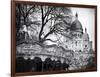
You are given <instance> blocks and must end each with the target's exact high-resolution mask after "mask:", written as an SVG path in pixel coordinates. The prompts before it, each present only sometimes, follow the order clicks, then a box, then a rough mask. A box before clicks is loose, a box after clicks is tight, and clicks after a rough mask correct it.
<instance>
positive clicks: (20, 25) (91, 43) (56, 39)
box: [15, 3, 97, 73]
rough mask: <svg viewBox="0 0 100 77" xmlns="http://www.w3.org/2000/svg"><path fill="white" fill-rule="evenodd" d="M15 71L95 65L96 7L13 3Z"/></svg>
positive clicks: (37, 70)
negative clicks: (14, 14) (14, 4)
mask: <svg viewBox="0 0 100 77" xmlns="http://www.w3.org/2000/svg"><path fill="white" fill-rule="evenodd" d="M15 10H16V18H15V20H16V67H15V68H16V73H25V72H33V73H34V72H51V71H66V72H67V71H72V70H76V71H77V70H86V69H94V68H96V67H97V65H96V47H95V40H96V39H95V9H94V8H84V7H81V8H80V7H67V6H53V5H40V4H23V3H17V4H16V9H15Z"/></svg>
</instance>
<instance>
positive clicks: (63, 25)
mask: <svg viewBox="0 0 100 77" xmlns="http://www.w3.org/2000/svg"><path fill="white" fill-rule="evenodd" d="M40 11H41V22H42V26H41V30H40V33H39V41H40V42H41V43H43V42H44V41H46V40H50V41H53V40H52V39H47V37H48V36H49V35H50V34H53V33H54V34H56V35H57V34H58V33H59V34H62V32H63V31H65V30H66V29H67V27H69V25H70V24H69V23H70V22H67V21H66V20H67V18H70V20H71V16H70V15H69V14H70V13H71V10H70V9H69V8H66V7H54V6H42V5H41V6H40ZM47 23H51V25H50V26H49V29H48V30H49V31H48V33H46V34H44V37H41V36H42V35H43V33H44V27H45V26H48V25H47Z"/></svg>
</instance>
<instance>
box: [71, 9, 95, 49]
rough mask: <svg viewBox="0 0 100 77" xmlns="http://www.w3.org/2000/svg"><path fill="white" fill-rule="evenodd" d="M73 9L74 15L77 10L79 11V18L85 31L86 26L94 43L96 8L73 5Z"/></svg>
mask: <svg viewBox="0 0 100 77" xmlns="http://www.w3.org/2000/svg"><path fill="white" fill-rule="evenodd" d="M71 9H72V13H73V15H75V14H76V12H77V13H78V19H79V21H80V22H81V24H82V27H83V32H85V27H86V28H87V33H88V34H89V38H90V41H93V45H94V40H95V39H94V36H95V34H94V28H95V14H94V13H95V10H94V9H89V8H73V7H72V8H71ZM93 48H94V47H93Z"/></svg>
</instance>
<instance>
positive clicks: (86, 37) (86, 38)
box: [83, 28, 89, 41]
mask: <svg viewBox="0 0 100 77" xmlns="http://www.w3.org/2000/svg"><path fill="white" fill-rule="evenodd" d="M83 40H84V41H89V35H88V33H87V29H86V28H85V33H84V34H83Z"/></svg>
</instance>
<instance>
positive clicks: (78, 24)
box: [70, 13, 83, 33]
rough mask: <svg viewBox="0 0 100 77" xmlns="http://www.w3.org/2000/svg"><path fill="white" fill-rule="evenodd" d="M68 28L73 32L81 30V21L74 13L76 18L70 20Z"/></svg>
mask: <svg viewBox="0 0 100 77" xmlns="http://www.w3.org/2000/svg"><path fill="white" fill-rule="evenodd" d="M70 29H71V30H72V31H75V32H82V33H83V28H82V24H81V22H80V21H79V20H78V14H77V13H76V19H75V21H73V22H72V24H71V27H70Z"/></svg>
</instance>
